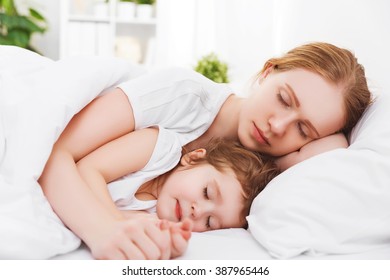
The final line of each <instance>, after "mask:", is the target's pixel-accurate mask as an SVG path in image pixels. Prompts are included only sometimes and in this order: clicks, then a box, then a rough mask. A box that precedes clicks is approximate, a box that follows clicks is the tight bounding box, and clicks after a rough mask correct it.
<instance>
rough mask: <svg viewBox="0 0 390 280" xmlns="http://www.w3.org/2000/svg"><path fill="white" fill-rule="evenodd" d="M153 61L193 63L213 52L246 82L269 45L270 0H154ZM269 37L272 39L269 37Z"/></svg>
mask: <svg viewBox="0 0 390 280" xmlns="http://www.w3.org/2000/svg"><path fill="white" fill-rule="evenodd" d="M157 4H158V5H159V6H158V12H159V15H158V18H159V19H158V20H159V22H158V27H157V28H158V29H157V40H156V65H158V66H159V67H160V66H161V67H165V66H172V65H176V66H183V67H193V66H194V65H195V64H196V61H197V60H198V59H199V58H201V57H202V56H204V55H206V54H208V53H210V52H215V53H216V54H217V55H218V57H219V58H220V59H221V60H223V61H225V62H227V63H228V65H229V76H230V77H231V80H232V81H233V82H237V83H241V82H245V81H246V80H247V79H248V78H249V77H250V76H251V75H253V74H254V73H255V72H256V71H258V70H259V68H260V67H261V65H262V63H263V62H264V59H265V58H267V57H269V56H270V55H271V54H272V52H273V50H274V42H273V37H272V36H273V35H272V34H273V30H272V28H273V27H272V23H273V22H272V21H273V1H269V0H158V1H157ZM270 38H271V39H270Z"/></svg>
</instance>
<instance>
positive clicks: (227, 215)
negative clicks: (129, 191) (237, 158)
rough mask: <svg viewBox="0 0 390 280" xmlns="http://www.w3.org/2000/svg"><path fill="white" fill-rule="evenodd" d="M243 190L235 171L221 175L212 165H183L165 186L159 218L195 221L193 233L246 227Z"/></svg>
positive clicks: (159, 196)
mask: <svg viewBox="0 0 390 280" xmlns="http://www.w3.org/2000/svg"><path fill="white" fill-rule="evenodd" d="M242 209H243V203H242V188H241V184H240V183H239V181H238V180H237V179H236V176H235V174H234V173H233V171H231V170H229V169H228V170H225V171H224V172H220V171H218V170H217V169H215V168H214V167H213V166H212V165H210V164H197V165H194V166H190V167H188V166H187V167H183V166H180V167H179V168H178V169H176V170H175V171H173V172H172V174H171V175H170V176H169V177H168V178H167V180H166V182H165V183H164V185H163V186H162V188H161V190H160V193H159V195H158V199H157V216H158V217H159V218H160V219H166V220H169V221H174V222H179V221H181V220H183V218H189V219H191V220H192V221H193V231H197V232H200V231H207V230H215V229H221V228H231V227H233V228H237V227H243V224H242V220H241V219H240V213H241V210H242Z"/></svg>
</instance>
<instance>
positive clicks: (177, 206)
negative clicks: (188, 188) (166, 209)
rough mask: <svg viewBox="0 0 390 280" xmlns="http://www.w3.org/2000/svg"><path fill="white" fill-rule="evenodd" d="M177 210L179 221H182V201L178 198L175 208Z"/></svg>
mask: <svg viewBox="0 0 390 280" xmlns="http://www.w3.org/2000/svg"><path fill="white" fill-rule="evenodd" d="M175 212H176V218H177V219H178V220H179V222H180V221H181V216H182V213H181V207H180V203H179V201H178V200H176V209H175Z"/></svg>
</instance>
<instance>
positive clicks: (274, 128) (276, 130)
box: [268, 113, 295, 136]
mask: <svg viewBox="0 0 390 280" xmlns="http://www.w3.org/2000/svg"><path fill="white" fill-rule="evenodd" d="M294 120H295V115H294V114H292V113H291V114H283V115H278V116H273V117H271V118H270V119H269V121H268V122H269V124H270V130H271V132H272V134H274V135H278V136H282V135H284V133H285V132H286V130H287V128H288V126H289V125H290V124H291V123H293V121H294Z"/></svg>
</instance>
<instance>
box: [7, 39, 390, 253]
mask: <svg viewBox="0 0 390 280" xmlns="http://www.w3.org/2000/svg"><path fill="white" fill-rule="evenodd" d="M0 65H2V68H1V84H0V87H1V95H0V106H1V107H0V112H1V116H0V118H1V119H0V120H1V121H0V124H1V126H2V129H1V130H0V131H1V133H2V134H1V135H0V152H1V153H0V159H1V161H0V162H1V165H0V217H1V221H2V222H1V223H0V239H1V240H2V246H1V249H0V258H1V259H20V258H22V259H51V258H52V259H91V254H90V252H89V250H88V248H86V247H85V246H84V245H83V244H81V242H80V240H79V239H78V238H77V236H75V235H74V234H73V233H72V232H70V231H69V230H68V229H67V228H66V227H65V226H64V225H63V224H62V223H61V221H60V219H59V218H58V217H57V216H56V215H55V214H54V212H53V211H52V209H51V207H50V205H49V203H48V202H47V200H46V198H45V197H44V195H43V193H42V191H41V189H40V187H39V185H38V183H37V181H36V180H37V178H38V177H39V175H40V174H41V172H42V170H43V167H44V164H45V162H46V160H47V157H48V156H49V154H50V150H51V147H52V145H53V143H54V142H55V140H56V139H57V138H58V136H59V134H60V133H61V131H62V130H63V128H64V127H65V126H66V124H67V123H68V121H69V120H70V119H71V117H72V116H73V115H74V114H75V113H77V112H78V111H79V110H80V109H81V108H83V107H84V106H85V105H86V104H87V103H88V102H90V101H91V100H92V99H93V98H95V97H96V96H97V95H98V94H101V93H104V92H105V91H106V90H107V89H109V88H111V87H113V86H115V85H116V84H118V83H120V82H121V81H123V80H125V79H129V78H132V77H135V76H137V75H140V74H141V72H142V70H141V69H139V68H137V67H135V66H134V65H130V64H128V63H127V62H125V61H122V60H118V59H103V58H94V57H78V58H69V59H65V60H61V61H56V62H54V61H51V60H49V59H47V58H44V57H41V56H39V55H37V54H35V53H31V52H29V51H26V50H23V49H19V48H16V47H7V46H0ZM107 69H110V75H107ZM64 77H66V78H64ZM388 108H390V97H389V96H388V95H386V94H381V95H378V97H377V100H376V102H375V103H374V104H373V105H372V106H371V107H370V108H369V110H368V111H367V112H366V113H365V115H364V117H363V118H362V120H361V121H360V122H359V124H358V125H357V126H356V127H355V129H354V130H353V132H352V135H351V139H350V141H351V145H350V147H349V148H348V149H347V150H345V149H339V150H334V151H330V152H327V153H324V154H321V155H318V156H316V157H313V158H311V159H309V160H307V161H305V162H302V163H300V164H298V165H296V166H294V167H292V168H290V169H289V170H288V171H286V172H284V173H282V174H281V175H279V176H278V177H276V178H275V179H274V180H272V181H271V182H270V184H269V185H268V186H267V187H266V189H265V190H264V191H263V192H262V193H261V194H260V195H259V196H258V197H257V198H256V199H255V201H254V203H253V206H252V208H251V212H250V215H249V216H248V222H249V230H248V231H246V230H243V229H226V230H219V231H214V232H207V233H194V234H193V236H192V238H191V241H190V244H189V248H188V250H187V251H186V253H185V254H184V255H183V256H181V257H180V258H179V259H390V203H389V202H390V184H389V182H390V175H389V173H388V170H390V145H389V144H388V143H389V139H390V126H389V125H388V124H387V120H388V119H389V118H390V110H388ZM27 139H28V141H26V140H27ZM329 174H334V175H335V176H329Z"/></svg>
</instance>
